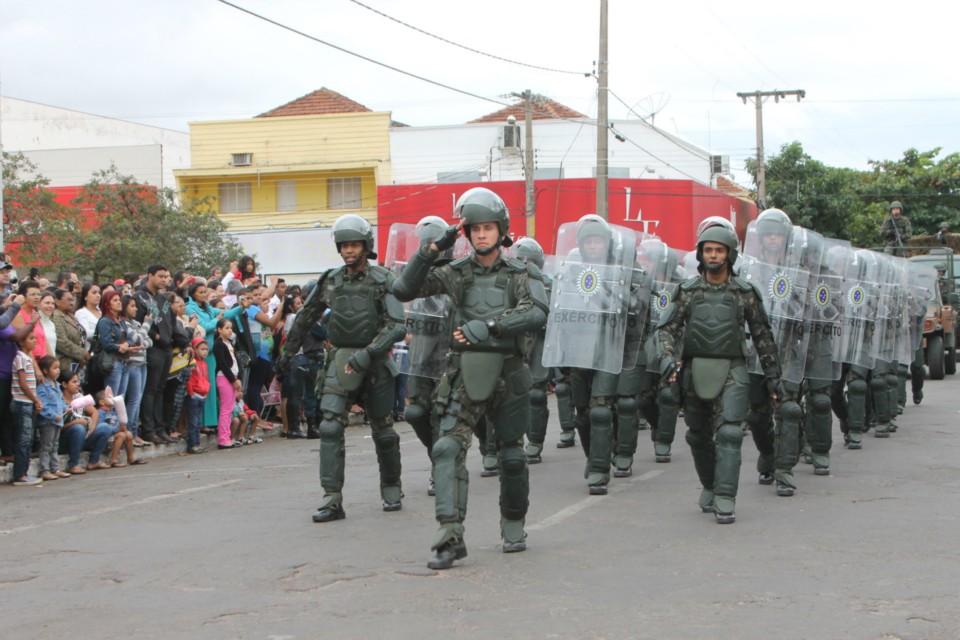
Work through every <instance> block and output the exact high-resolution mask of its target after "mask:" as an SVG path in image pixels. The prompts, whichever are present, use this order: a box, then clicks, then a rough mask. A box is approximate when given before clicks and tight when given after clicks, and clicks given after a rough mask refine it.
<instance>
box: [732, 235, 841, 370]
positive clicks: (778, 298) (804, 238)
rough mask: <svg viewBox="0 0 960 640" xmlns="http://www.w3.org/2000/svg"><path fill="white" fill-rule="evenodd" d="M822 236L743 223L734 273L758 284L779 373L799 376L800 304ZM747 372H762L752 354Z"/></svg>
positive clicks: (805, 336)
mask: <svg viewBox="0 0 960 640" xmlns="http://www.w3.org/2000/svg"><path fill="white" fill-rule="evenodd" d="M822 249H823V237H822V236H820V234H818V233H815V232H813V231H810V230H808V229H804V228H802V227H798V226H793V227H792V230H791V231H790V232H789V233H788V234H785V235H778V234H766V235H761V234H760V233H758V231H757V225H756V223H755V222H751V223H750V226H749V227H748V228H747V236H746V239H745V241H744V252H743V260H742V264H741V265H740V275H741V277H743V278H746V279H747V280H748V281H749V282H752V283H753V284H754V285H756V286H757V288H758V289H759V290H760V295H761V297H762V298H763V306H764V309H765V310H766V312H767V318H768V319H769V321H770V329H771V330H772V332H773V338H774V342H775V343H776V344H777V345H779V347H780V367H781V378H782V379H783V380H786V381H788V382H794V383H796V384H800V383H801V382H803V378H804V369H805V368H806V360H807V347H808V345H809V338H810V336H809V333H808V332H807V331H805V330H804V310H805V307H806V304H807V301H808V300H809V296H810V292H811V291H810V286H811V282H812V281H813V280H814V279H815V278H816V276H817V275H818V274H817V273H816V272H817V271H818V270H819V266H820V253H821V252H822ZM749 369H750V371H751V372H752V373H763V370H762V369H761V367H760V360H759V358H757V357H756V354H755V353H754V354H752V355H751V357H750V362H749Z"/></svg>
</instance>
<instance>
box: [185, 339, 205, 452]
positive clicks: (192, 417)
mask: <svg viewBox="0 0 960 640" xmlns="http://www.w3.org/2000/svg"><path fill="white" fill-rule="evenodd" d="M193 354H194V360H195V361H196V365H197V366H196V367H194V368H193V371H191V372H190V379H189V380H188V381H187V425H188V427H187V453H203V452H204V451H206V448H205V447H202V446H200V431H201V429H200V427H201V425H202V424H203V406H204V404H206V402H207V396H208V395H209V394H210V372H209V371H208V370H207V362H206V359H207V356H208V355H209V354H210V347H209V346H207V342H206V340H204V339H203V338H194V339H193Z"/></svg>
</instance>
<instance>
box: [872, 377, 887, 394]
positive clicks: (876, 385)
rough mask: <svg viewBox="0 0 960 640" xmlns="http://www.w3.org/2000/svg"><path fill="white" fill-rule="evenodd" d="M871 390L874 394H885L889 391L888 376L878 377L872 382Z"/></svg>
mask: <svg viewBox="0 0 960 640" xmlns="http://www.w3.org/2000/svg"><path fill="white" fill-rule="evenodd" d="M870 389H872V390H873V392H874V393H884V392H886V390H887V380H886V376H876V377H874V378H873V379H872V380H871V381H870Z"/></svg>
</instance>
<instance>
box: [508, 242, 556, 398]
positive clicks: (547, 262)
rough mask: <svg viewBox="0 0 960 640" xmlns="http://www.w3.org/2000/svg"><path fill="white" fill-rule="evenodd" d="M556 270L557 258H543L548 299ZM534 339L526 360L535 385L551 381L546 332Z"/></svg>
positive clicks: (540, 332)
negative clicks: (545, 354)
mask: <svg viewBox="0 0 960 640" xmlns="http://www.w3.org/2000/svg"><path fill="white" fill-rule="evenodd" d="M514 246H516V245H514ZM556 269H557V258H556V256H550V255H545V256H544V257H543V269H542V270H541V271H542V272H543V286H544V288H545V289H546V290H547V297H549V296H550V295H551V293H552V291H553V276H551V275H550V274H551V273H556ZM534 338H535V339H534V341H533V346H532V347H531V348H530V353H528V354H527V356H526V358H525V360H526V363H527V368H528V369H530V376H531V377H532V378H533V381H534V383H537V382H542V381H544V380H549V379H550V369H549V367H546V366H544V364H543V341H544V331H538V332H537V333H536V335H535V336H534Z"/></svg>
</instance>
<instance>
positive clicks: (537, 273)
mask: <svg viewBox="0 0 960 640" xmlns="http://www.w3.org/2000/svg"><path fill="white" fill-rule="evenodd" d="M521 264H523V268H524V270H526V272H527V273H529V274H530V276H531V277H533V278H536V279H538V280H543V281H544V282H546V281H547V277H546V276H545V275H544V274H543V271H541V270H540V267H538V266H537V265H535V264H533V263H532V262H527V263H521Z"/></svg>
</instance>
